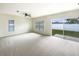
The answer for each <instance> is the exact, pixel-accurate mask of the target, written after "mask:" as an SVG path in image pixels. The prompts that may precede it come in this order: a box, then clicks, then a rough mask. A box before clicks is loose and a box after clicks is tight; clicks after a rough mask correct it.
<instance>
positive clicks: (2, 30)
mask: <svg viewBox="0 0 79 59" xmlns="http://www.w3.org/2000/svg"><path fill="white" fill-rule="evenodd" d="M10 18H12V19H14V21H15V31H14V32H8V20H9V19H10ZM30 30H31V19H30V20H29V19H28V18H25V17H20V16H15V15H8V14H0V37H3V36H9V35H14V34H20V33H27V32H29V31H30Z"/></svg>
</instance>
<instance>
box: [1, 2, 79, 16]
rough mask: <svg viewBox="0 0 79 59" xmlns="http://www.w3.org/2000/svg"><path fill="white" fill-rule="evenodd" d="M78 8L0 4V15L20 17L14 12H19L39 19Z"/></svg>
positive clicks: (52, 5) (52, 4)
mask: <svg viewBox="0 0 79 59" xmlns="http://www.w3.org/2000/svg"><path fill="white" fill-rule="evenodd" d="M78 8H79V5H78V4H73V3H71V4H70V3H66V4H64V3H0V13H8V14H14V15H20V14H18V13H17V12H16V11H17V10H20V11H23V12H26V13H30V14H31V16H32V17H39V16H44V15H48V14H54V13H59V12H63V11H68V10H73V9H78Z"/></svg>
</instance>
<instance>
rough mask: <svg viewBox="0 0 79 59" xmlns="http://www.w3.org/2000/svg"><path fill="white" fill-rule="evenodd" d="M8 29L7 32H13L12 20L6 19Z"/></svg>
mask: <svg viewBox="0 0 79 59" xmlns="http://www.w3.org/2000/svg"><path fill="white" fill-rule="evenodd" d="M8 31H9V32H14V20H9V21H8Z"/></svg>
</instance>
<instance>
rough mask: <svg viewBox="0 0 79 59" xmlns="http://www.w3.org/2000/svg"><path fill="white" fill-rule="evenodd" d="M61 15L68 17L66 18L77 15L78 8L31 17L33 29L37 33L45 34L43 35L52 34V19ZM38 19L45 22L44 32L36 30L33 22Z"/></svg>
mask: <svg viewBox="0 0 79 59" xmlns="http://www.w3.org/2000/svg"><path fill="white" fill-rule="evenodd" d="M52 11H53V10H52ZM62 17H68V18H76V17H79V9H76V10H71V11H67V12H62V13H57V14H51V15H46V16H41V17H37V18H33V24H32V26H33V31H35V32H37V33H41V34H45V35H52V26H53V25H52V20H53V19H55V18H62ZM40 20H44V22H45V24H44V26H45V27H44V32H40V31H36V27H35V22H36V21H40Z"/></svg>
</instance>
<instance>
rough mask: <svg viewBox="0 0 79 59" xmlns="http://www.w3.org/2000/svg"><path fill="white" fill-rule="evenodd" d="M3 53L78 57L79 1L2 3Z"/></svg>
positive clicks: (0, 50) (0, 51)
mask: <svg viewBox="0 0 79 59" xmlns="http://www.w3.org/2000/svg"><path fill="white" fill-rule="evenodd" d="M0 56H79V5H78V3H76V4H73V3H0Z"/></svg>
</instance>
